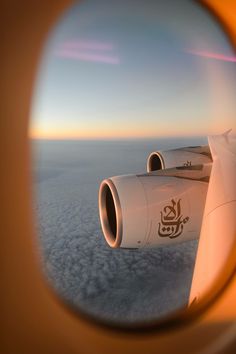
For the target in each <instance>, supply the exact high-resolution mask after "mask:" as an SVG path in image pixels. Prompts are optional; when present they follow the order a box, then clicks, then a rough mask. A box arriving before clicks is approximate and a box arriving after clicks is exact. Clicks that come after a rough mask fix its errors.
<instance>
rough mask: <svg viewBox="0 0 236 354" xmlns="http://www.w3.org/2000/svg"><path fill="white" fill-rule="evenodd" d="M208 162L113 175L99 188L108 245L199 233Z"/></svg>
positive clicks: (185, 237) (170, 241)
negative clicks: (137, 173) (139, 173)
mask: <svg viewBox="0 0 236 354" xmlns="http://www.w3.org/2000/svg"><path fill="white" fill-rule="evenodd" d="M210 171H211V164H209V165H199V166H187V167H185V166H182V167H178V168H174V169H169V170H162V171H157V172H151V173H147V174H143V175H126V176H116V177H111V178H108V179H106V180H104V181H103V182H102V183H101V185H100V189H99V214H100V220H101V225H102V230H103V233H104V236H105V239H106V241H107V243H108V244H109V245H110V247H112V248H117V247H124V248H141V247H153V246H158V245H162V244H173V243H177V242H182V241H187V240H192V239H195V238H197V237H199V234H200V228H201V224H202V216H203V210H204V206H205V199H206V193H207V189H208V183H207V182H208V180H209V176H210Z"/></svg>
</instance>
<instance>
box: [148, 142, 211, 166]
mask: <svg viewBox="0 0 236 354" xmlns="http://www.w3.org/2000/svg"><path fill="white" fill-rule="evenodd" d="M210 162H212V157H211V152H210V149H209V146H208V145H204V146H189V147H184V148H180V149H173V150H167V151H154V152H152V153H151V154H150V155H149V157H148V159H147V172H151V171H158V170H162V169H165V168H172V167H175V166H191V165H198V164H206V163H210Z"/></svg>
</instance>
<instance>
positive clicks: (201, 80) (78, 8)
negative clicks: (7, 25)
mask: <svg viewBox="0 0 236 354" xmlns="http://www.w3.org/2000/svg"><path fill="white" fill-rule="evenodd" d="M235 69H236V54H235V53H234V52H233V49H232V48H231V46H230V44H229V42H228V40H227V38H226V36H225V34H224V33H223V31H222V29H221V27H220V26H219V24H218V23H217V22H216V21H215V20H214V19H213V17H212V16H211V15H209V13H207V12H206V10H205V9H203V8H202V7H200V5H198V4H197V2H196V1H195V2H194V1H191V0H177V1H176V0H175V1H173V0H165V1H162V0H160V1H158V0H145V1H141V0H120V1H116V0H99V1H98V0H87V1H82V2H81V3H80V4H75V5H74V6H73V7H72V8H70V9H69V10H68V11H67V12H66V13H65V14H64V15H63V16H62V17H61V18H60V19H59V21H58V23H57V24H56V26H55V27H54V28H53V30H52V31H51V33H50V35H49V37H48V40H47V42H46V44H45V48H44V50H43V53H42V58H41V63H40V67H39V70H38V75H37V80H36V84H35V90H34V98H33V103H32V110H31V112H32V113H31V124H30V129H29V134H30V136H31V137H32V138H43V139H117V138H118V139H120V138H155V137H165V136H197V135H207V134H215V133H221V132H224V131H226V130H227V129H230V128H233V127H234V125H235V112H236V100H235V99H234V97H235V90H236V70H235Z"/></svg>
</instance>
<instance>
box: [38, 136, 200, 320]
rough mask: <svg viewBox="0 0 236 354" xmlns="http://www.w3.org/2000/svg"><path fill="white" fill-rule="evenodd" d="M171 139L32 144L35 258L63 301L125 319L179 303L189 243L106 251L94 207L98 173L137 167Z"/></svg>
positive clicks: (192, 246) (188, 273) (187, 276)
mask: <svg viewBox="0 0 236 354" xmlns="http://www.w3.org/2000/svg"><path fill="white" fill-rule="evenodd" d="M184 143H185V142H184V141H182V144H184ZM173 144H175V146H176V145H178V144H179V145H180V144H181V143H180V141H176V142H174V143H173V141H172V142H171V141H164V140H162V141H161V142H159V146H157V143H156V142H135V141H133V142H117V143H115V142H113V143H112V142H90V143H89V142H72V141H71V142H38V143H36V146H35V147H34V148H35V159H34V162H35V195H36V198H35V213H36V219H37V225H38V226H37V227H38V234H39V240H40V242H39V245H40V249H41V256H42V257H41V258H42V264H43V268H44V271H45V273H46V276H47V278H48V279H49V281H50V282H51V284H52V286H53V287H54V288H55V289H56V290H57V292H58V293H59V295H60V296H61V297H63V298H64V299H65V300H66V301H69V302H70V303H72V304H73V305H75V306H76V307H78V308H82V309H83V311H86V312H87V313H92V314H94V315H96V316H99V317H101V318H109V319H111V320H115V321H127V322H132V321H139V320H143V319H153V318H157V317H160V316H162V315H165V314H167V313H169V312H170V311H174V310H175V309H177V308H178V307H180V306H183V305H185V304H186V303H187V300H188V294H189V289H190V285H191V278H192V272H193V266H194V259H195V252H196V246H197V242H196V241H192V242H187V243H185V244H180V245H177V246H169V247H161V248H158V249H143V250H122V249H117V250H114V249H110V248H109V247H108V246H107V244H106V243H105V241H104V238H103V235H102V232H101V228H100V222H99V218H98V207H97V193H98V187H99V184H100V182H101V181H102V180H103V179H104V178H106V177H109V176H112V175H117V174H125V173H137V172H145V165H146V157H147V156H148V154H149V153H150V151H152V150H155V149H157V148H158V147H161V148H162V147H169V148H170V147H171V145H173ZM186 144H187V142H186ZM124 157H125V158H124Z"/></svg>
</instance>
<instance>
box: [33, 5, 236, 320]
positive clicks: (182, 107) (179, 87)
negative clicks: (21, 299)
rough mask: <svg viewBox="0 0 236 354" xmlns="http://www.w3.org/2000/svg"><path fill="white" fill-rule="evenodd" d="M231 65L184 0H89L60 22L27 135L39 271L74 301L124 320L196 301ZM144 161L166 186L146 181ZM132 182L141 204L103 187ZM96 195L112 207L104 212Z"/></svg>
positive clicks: (224, 47) (207, 24) (230, 111)
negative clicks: (215, 142)
mask: <svg viewBox="0 0 236 354" xmlns="http://www.w3.org/2000/svg"><path fill="white" fill-rule="evenodd" d="M235 62H236V57H235V55H234V53H233V51H232V49H231V47H230V45H229V43H228V42H227V40H226V38H225V36H224V34H223V33H222V30H221V29H220V27H219V25H218V24H217V23H216V22H215V21H214V20H213V18H212V17H211V16H210V15H209V14H208V13H207V12H205V10H203V8H201V7H199V6H198V5H197V4H196V3H195V2H192V1H189V0H186V1H185V0H181V1H180V0H179V1H173V0H166V1H161V0H160V1H156V0H145V1H140V0H121V1H115V0H114V1H113V0H112V1H111V0H99V1H95V0H87V1H84V2H82V3H81V4H76V5H74V6H73V7H72V8H71V9H70V10H69V11H67V12H66V13H65V14H64V16H63V18H61V20H60V21H59V22H58V24H57V25H56V26H55V28H54V29H53V31H52V33H51V35H50V36H49V38H48V41H47V43H46V46H45V49H44V52H43V56H42V62H41V66H40V69H39V74H38V80H37V83H36V87H35V95H34V101H33V106H32V121H31V127H30V136H31V138H32V145H33V152H34V155H33V162H34V187H35V212H36V218H37V226H38V234H39V241H40V242H39V244H40V250H41V258H42V264H43V268H44V271H45V274H46V276H47V278H48V279H49V281H50V282H51V284H52V286H53V287H54V288H55V289H56V290H57V292H58V294H59V295H60V296H61V297H63V298H64V299H65V300H66V301H67V302H69V303H71V304H73V305H75V306H76V307H78V309H82V310H83V311H85V312H87V313H89V314H93V315H96V316H98V317H100V318H104V319H110V320H114V321H122V322H123V321H125V322H127V323H128V322H129V323H130V322H137V321H143V320H151V319H152V320H153V319H157V318H160V317H162V316H164V315H166V314H169V313H171V312H173V311H174V310H177V309H178V308H181V307H183V306H186V305H187V304H188V300H189V293H190V288H191V282H192V275H193V269H194V263H195V256H196V251H197V245H198V238H199V234H200V228H201V220H202V214H203V210H204V203H205V197H206V192H207V187H208V181H209V175H210V169H211V161H212V160H211V154H210V150H209V147H208V145H207V144H208V143H207V135H209V134H219V133H222V132H224V131H226V130H227V129H229V128H231V127H232V126H233V125H234V123H233V120H234V114H235V108H236V101H235V99H234V97H235V89H236V70H235ZM183 147H187V149H183V150H176V149H177V148H183ZM167 150H174V152H173V151H172V152H171V153H170V152H166V151H167ZM176 151H177V152H176ZM151 153H153V154H151ZM193 156H194V158H193ZM148 157H149V159H148ZM147 165H148V173H149V174H150V173H151V174H152V173H154V174H155V173H157V174H159V177H158V178H159V179H158V181H161V182H160V183H159V182H158V183H159V184H158V183H157V185H156V184H155V183H156V182H155V183H154V184H152V185H151V186H149V185H150V183H151V182H148V187H145V186H146V184H145V183H146V181H147V179H148V177H146V173H147ZM180 166H182V167H184V168H180V169H175V167H180ZM192 166H200V167H197V168H194V167H192ZM167 168H168V171H167V170H166V169H167ZM170 169H171V170H170ZM152 170H158V172H151V171H152ZM127 174H131V175H134V176H136V177H137V175H138V176H139V177H138V180H139V183H141V184H142V186H144V185H145V186H144V187H143V188H144V192H143V193H144V194H143V196H142V198H143V199H141V196H139V191H140V190H139V189H137V188H138V187H137V188H136V187H133V186H134V184H132V185H131V187H130V185H129V183H131V182H127V183H128V184H127V185H126V187H125V188H126V190H125V191H126V192H124V189H122V188H123V185H122V187H120V184H119V186H118V184H117V183H118V182H116V180H112V179H110V181H113V182H112V183H113V187H114V186H115V187H114V188H115V189H114V190H113V189H112V188H113V187H111V186H110V185H109V183H110V182H109V183H108V184H106V182H105V187H104V188H103V189H102V192H101V187H100V185H101V183H102V181H104V180H105V181H107V179H108V178H109V177H111V176H118V175H127ZM155 178H156V177H155ZM151 179H153V176H151V178H149V179H148V181H150V180H151ZM125 181H126V180H125ZM140 181H141V182H140ZM173 181H174V182H173ZM186 181H187V182H186ZM125 183H126V182H125ZM135 183H136V182H135ZM137 183H138V182H137ZM199 186H201V187H199ZM99 188H100V193H103V194H102V195H100V197H101V198H103V202H104V204H103V205H104V206H105V207H106V208H107V211H106V213H108V214H106V213H105V214H104V213H101V211H100V217H99V207H98V198H99V197H98V194H99ZM109 188H110V189H109ZM119 188H120V189H119ZM140 188H141V187H140ZM145 188H146V189H145ZM186 190H187V191H188V192H186ZM176 191H178V193H177V192H176ZM199 191H200V192H199ZM113 192H114V193H117V194H118V198H119V199H120V200H119V203H120V207H121V212H120V213H121V214H120V215H122V222H123V223H122V225H121V224H119V220H118V218H117V216H118V214H117V208H118V202H117V200H118V199H114V200H113V198H114V194H112V193H113ZM109 193H110V194H109ZM121 193H123V197H121ZM140 193H141V192H140ZM191 193H192V194H191ZM187 194H188V196H186V195H187ZM144 195H145V196H144ZM193 196H194V198H195V201H193V199H192V197H193ZM125 198H127V204H126V199H125ZM145 198H146V199H145ZM130 199H132V203H133V204H132V203H131V202H130ZM144 199H145V203H146V202H147V203H149V204H148V207H147V208H146V209H145V208H144V207H143V204H139V203H141V200H144ZM159 201H161V202H162V204H160V205H159V209H158V212H157V211H156V214H155V208H154V209H152V207H153V205H155V203H158V202H159ZM113 202H114V205H113V204H112V203H113ZM129 203H130V204H129ZM143 203H144V202H143ZM128 204H129V206H127V205H128ZM140 205H141V206H140ZM105 207H104V208H105ZM100 208H101V200H100ZM138 208H139V209H138ZM142 208H143V209H142ZM137 209H138V212H137ZM144 209H145V211H142V210H144ZM140 210H141V211H140ZM145 212H147V213H149V214H148V216H145V217H144V216H143V213H145ZM195 214H196V215H197V216H196V215H195ZM155 215H156V216H155ZM142 218H144V219H142ZM155 218H156V219H155ZM158 218H159V219H158ZM147 220H148V221H147ZM150 220H151V221H150ZM153 220H156V221H155V222H156V224H155V222H154V221H153ZM101 222H103V225H101ZM106 223H107V224H106ZM129 223H130V224H132V225H131V226H129ZM171 223H172V224H171ZM105 224H106V225H105ZM149 224H150V225H151V226H150V225H149ZM104 225H105V226H104ZM107 225H108V226H107ZM120 225H121V226H120ZM127 225H128V226H127ZM102 226H103V227H102ZM106 226H107V228H106ZM133 226H135V227H133ZM119 227H121V229H119ZM129 227H130V228H129ZM119 230H121V234H120V235H122V242H124V240H125V237H127V238H129V237H130V238H131V239H132V240H134V241H132V242H131V241H130V239H128V241H127V242H126V243H125V242H124V243H123V244H122V242H121V243H119V246H121V247H118V248H113V247H112V245H114V244H113V243H112V242H113V241H114V240H116V237H118V236H117V235H118V232H119ZM127 230H128V231H127ZM153 230H154V231H153ZM156 235H159V236H158V237H160V239H161V240H162V241H161V242H156V240H157V239H156V238H155V237H157V236H156ZM186 235H187V236H186ZM138 236H139V237H138ZM109 237H110V238H109ZM109 240H110V243H109ZM172 241H173V242H172ZM110 246H111V247H110ZM116 246H118V243H117V244H116ZM122 246H123V247H124V248H123V247H122Z"/></svg>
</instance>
